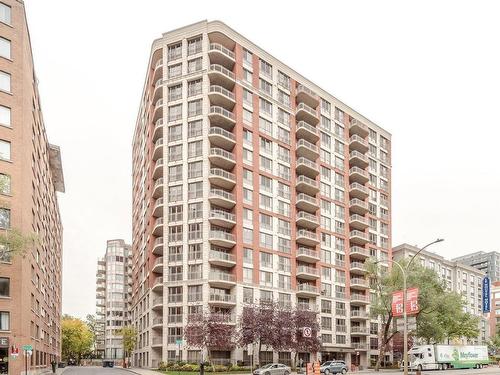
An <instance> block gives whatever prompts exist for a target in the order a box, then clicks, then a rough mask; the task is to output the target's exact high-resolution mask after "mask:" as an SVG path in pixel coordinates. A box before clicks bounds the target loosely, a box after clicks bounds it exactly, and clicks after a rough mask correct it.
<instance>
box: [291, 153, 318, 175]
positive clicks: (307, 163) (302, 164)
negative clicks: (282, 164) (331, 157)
mask: <svg viewBox="0 0 500 375" xmlns="http://www.w3.org/2000/svg"><path fill="white" fill-rule="evenodd" d="M296 170H297V173H298V174H303V175H306V176H307V177H310V178H316V176H317V175H318V174H319V166H318V164H317V163H315V162H314V161H312V160H309V159H308V158H305V157H300V158H298V159H297V167H296Z"/></svg>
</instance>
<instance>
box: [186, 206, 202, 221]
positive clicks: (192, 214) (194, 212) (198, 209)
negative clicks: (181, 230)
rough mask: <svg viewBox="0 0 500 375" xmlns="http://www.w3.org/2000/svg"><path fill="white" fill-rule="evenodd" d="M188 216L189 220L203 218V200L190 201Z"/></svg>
mask: <svg viewBox="0 0 500 375" xmlns="http://www.w3.org/2000/svg"><path fill="white" fill-rule="evenodd" d="M188 215H189V216H188V218H189V219H190V220H194V219H202V218H203V202H197V203H190V204H189V205H188Z"/></svg>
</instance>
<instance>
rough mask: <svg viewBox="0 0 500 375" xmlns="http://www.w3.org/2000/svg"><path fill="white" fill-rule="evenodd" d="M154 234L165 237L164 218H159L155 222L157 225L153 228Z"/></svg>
mask: <svg viewBox="0 0 500 375" xmlns="http://www.w3.org/2000/svg"><path fill="white" fill-rule="evenodd" d="M153 234H154V235H155V236H161V235H163V217H159V218H157V219H156V220H155V224H154V226H153Z"/></svg>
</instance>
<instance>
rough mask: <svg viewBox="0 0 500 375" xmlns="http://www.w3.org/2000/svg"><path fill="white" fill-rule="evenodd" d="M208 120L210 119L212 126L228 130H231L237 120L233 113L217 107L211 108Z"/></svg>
mask: <svg viewBox="0 0 500 375" xmlns="http://www.w3.org/2000/svg"><path fill="white" fill-rule="evenodd" d="M208 118H209V119H210V124H211V125H217V126H220V127H222V128H224V129H226V130H228V129H229V130H231V129H232V128H233V127H234V124H236V118H235V116H234V113H233V112H231V111H228V110H227V109H225V108H223V107H219V106H216V105H213V106H210V110H209V112H208Z"/></svg>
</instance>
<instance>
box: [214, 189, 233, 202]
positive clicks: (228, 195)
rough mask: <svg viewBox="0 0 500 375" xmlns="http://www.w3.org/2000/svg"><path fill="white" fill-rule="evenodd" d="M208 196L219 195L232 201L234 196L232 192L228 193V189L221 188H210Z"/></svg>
mask: <svg viewBox="0 0 500 375" xmlns="http://www.w3.org/2000/svg"><path fill="white" fill-rule="evenodd" d="M210 196H211V197H221V198H224V199H227V200H230V201H234V200H235V197H234V194H233V193H230V192H228V191H225V190H222V189H210Z"/></svg>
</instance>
